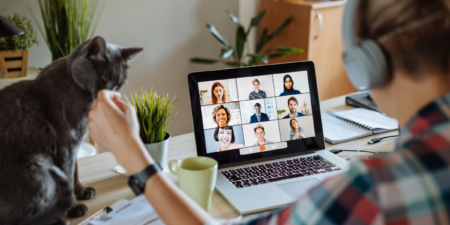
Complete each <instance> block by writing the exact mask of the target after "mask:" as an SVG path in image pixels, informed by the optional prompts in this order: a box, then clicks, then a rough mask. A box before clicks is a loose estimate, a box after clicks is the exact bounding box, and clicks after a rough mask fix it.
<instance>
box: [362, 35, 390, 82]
mask: <svg viewBox="0 0 450 225" xmlns="http://www.w3.org/2000/svg"><path fill="white" fill-rule="evenodd" d="M360 49H361V51H362V52H363V53H364V55H365V56H366V57H365V58H366V59H367V60H365V61H364V62H365V63H367V65H365V67H366V68H367V70H368V73H370V87H369V88H376V87H380V86H382V85H384V84H385V83H386V82H387V77H388V69H387V63H386V57H385V56H384V53H383V51H382V50H381V48H380V46H379V45H378V44H377V43H376V42H375V41H373V40H370V39H368V40H364V41H363V42H361V44H360Z"/></svg>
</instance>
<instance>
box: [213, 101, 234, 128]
mask: <svg viewBox="0 0 450 225" xmlns="http://www.w3.org/2000/svg"><path fill="white" fill-rule="evenodd" d="M212 116H213V120H214V122H215V123H217V125H218V127H226V126H228V123H229V122H230V120H231V111H230V110H229V109H228V108H227V107H225V106H224V105H218V106H216V107H215V108H214V110H213V111H212Z"/></svg>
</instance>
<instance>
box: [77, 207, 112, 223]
mask: <svg viewBox="0 0 450 225" xmlns="http://www.w3.org/2000/svg"><path fill="white" fill-rule="evenodd" d="M111 211H112V209H111V208H110V207H109V206H107V207H106V208H104V209H100V210H99V211H97V212H95V213H94V214H92V216H90V217H88V218H87V219H85V220H83V221H81V223H79V224H78V225H84V224H86V222H87V221H89V220H92V219H98V218H100V217H101V216H100V214H102V213H103V212H106V213H105V215H106V214H108V213H110V212H111ZM102 216H103V215H102Z"/></svg>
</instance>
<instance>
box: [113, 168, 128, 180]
mask: <svg viewBox="0 0 450 225" xmlns="http://www.w3.org/2000/svg"><path fill="white" fill-rule="evenodd" d="M111 171H113V172H115V173H118V174H122V175H125V176H127V177H128V174H127V171H126V170H125V169H124V168H123V167H122V166H121V165H118V166H115V167H114V168H112V169H111Z"/></svg>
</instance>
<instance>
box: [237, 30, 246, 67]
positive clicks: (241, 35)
mask: <svg viewBox="0 0 450 225" xmlns="http://www.w3.org/2000/svg"><path fill="white" fill-rule="evenodd" d="M245 41H246V40H245V31H244V28H243V27H242V26H240V27H238V28H237V30H236V53H237V57H238V60H239V61H241V58H242V53H244V47H245Z"/></svg>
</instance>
